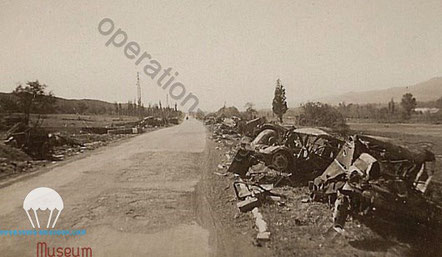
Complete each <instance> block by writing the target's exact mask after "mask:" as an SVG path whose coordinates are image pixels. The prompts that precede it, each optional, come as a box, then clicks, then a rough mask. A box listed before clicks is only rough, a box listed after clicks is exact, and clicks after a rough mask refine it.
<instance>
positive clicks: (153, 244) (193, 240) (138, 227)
mask: <svg viewBox="0 0 442 257" xmlns="http://www.w3.org/2000/svg"><path fill="white" fill-rule="evenodd" d="M205 149H206V130H205V128H204V126H203V125H202V124H201V123H200V122H198V121H196V120H194V119H189V120H186V121H184V122H183V123H182V124H180V125H177V126H174V127H170V128H166V129H161V130H158V131H155V132H151V133H146V134H142V135H139V136H137V137H134V138H131V139H129V140H127V141H124V142H122V143H120V144H118V145H115V146H109V147H105V148H103V149H100V150H98V151H96V152H94V153H93V154H91V155H89V156H87V157H85V158H82V159H79V160H75V161H72V162H66V163H65V164H63V165H59V166H57V167H54V168H52V169H51V170H49V171H47V172H45V173H41V174H39V175H38V176H33V177H30V178H27V179H25V180H22V181H18V182H16V183H14V184H11V185H9V186H7V187H3V188H1V189H0V195H1V198H0V230H17V231H18V230H32V229H33V228H32V226H31V224H30V222H29V220H28V217H27V215H26V213H25V211H24V209H23V200H24V199H25V197H26V195H27V194H28V193H29V192H30V191H31V190H33V189H35V188H37V187H49V188H52V189H54V190H56V191H57V192H58V193H59V194H60V196H61V197H62V198H63V202H64V209H63V210H62V212H61V215H60V217H59V219H58V221H57V224H56V226H55V228H54V229H56V230H83V229H84V230H86V234H85V235H81V236H79V235H75V236H73V235H68V236H63V235H16V236H12V235H0V252H1V256H9V257H13V256H20V257H25V256H44V255H38V254H39V253H37V243H38V242H45V243H46V244H47V247H48V249H49V253H50V254H51V253H52V249H53V247H55V249H57V247H62V248H67V247H73V248H74V249H77V247H80V248H81V247H90V248H91V249H92V252H93V256H212V255H216V253H215V252H214V251H216V249H215V250H213V249H214V248H212V247H211V246H210V242H209V236H210V237H213V236H216V235H212V234H211V233H209V230H210V229H209V230H208V229H205V228H203V227H201V226H200V225H199V224H198V223H197V220H200V219H201V217H198V216H199V215H201V213H204V215H209V216H210V215H211V214H210V211H204V210H203V211H201V208H204V206H203V207H201V203H196V202H197V201H198V199H199V198H201V196H195V194H197V193H196V192H195V191H194V188H195V186H196V184H197V183H198V182H199V180H200V177H201V174H202V172H206V170H205V167H204V165H201V164H202V163H204V160H203V159H204V158H206V155H205V154H204V152H205ZM201 193H202V192H201ZM196 205H197V206H198V208H196V207H195V206H196ZM56 212H57V211H54V216H55V213H56ZM49 213H50V211H49V210H45V211H42V210H38V211H37V214H38V218H39V221H40V225H41V229H46V224H47V221H48V218H49ZM30 216H31V217H34V213H32V211H30ZM207 218H209V219H210V217H206V218H203V219H207ZM52 220H54V217H52ZM34 224H35V221H34ZM37 230H38V229H37ZM215 248H216V247H215ZM74 253H75V254H76V250H75V251H74ZM36 254H37V255H36ZM65 255H67V254H66V252H65ZM65 255H59V256H65ZM80 256H81V255H80Z"/></svg>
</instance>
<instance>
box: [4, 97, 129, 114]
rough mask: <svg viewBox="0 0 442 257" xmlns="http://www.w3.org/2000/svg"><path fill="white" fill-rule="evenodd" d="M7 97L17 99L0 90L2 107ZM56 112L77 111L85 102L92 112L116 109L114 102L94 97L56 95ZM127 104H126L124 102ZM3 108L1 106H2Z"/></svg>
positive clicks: (88, 109)
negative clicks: (81, 97)
mask: <svg viewBox="0 0 442 257" xmlns="http://www.w3.org/2000/svg"><path fill="white" fill-rule="evenodd" d="M5 99H11V100H12V101H14V102H15V101H16V99H15V96H14V95H13V94H12V93H3V92H0V107H1V105H2V103H4V102H5ZM55 99H56V101H55V106H56V107H55V112H56V113H74V114H75V113H77V111H78V106H79V104H80V103H81V104H84V105H85V106H86V107H87V111H88V112H91V113H106V112H112V111H113V110H114V109H115V106H114V104H113V103H109V102H105V101H101V100H93V99H65V98H61V97H55ZM123 106H125V104H123ZM0 110H1V108H0Z"/></svg>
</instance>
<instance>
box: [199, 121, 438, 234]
mask: <svg viewBox="0 0 442 257" xmlns="http://www.w3.org/2000/svg"><path fill="white" fill-rule="evenodd" d="M205 123H206V124H208V126H210V127H211V128H212V131H213V135H212V139H213V140H214V141H215V142H217V143H218V144H219V145H220V146H222V148H221V147H217V149H226V148H227V150H226V151H227V152H226V154H225V155H226V159H225V160H224V161H223V162H222V163H221V164H219V165H218V169H219V170H221V171H223V172H215V174H217V175H220V176H225V177H227V178H232V179H233V189H234V193H235V195H236V199H237V208H238V210H239V211H240V212H251V213H253V217H254V218H255V219H256V228H257V230H258V235H257V239H259V240H269V239H270V232H269V231H268V228H267V227H268V224H267V223H266V222H265V221H264V219H263V216H262V214H261V212H260V209H261V208H263V207H264V208H265V210H266V209H267V208H266V206H271V205H268V204H271V203H275V202H276V203H277V205H276V206H281V207H282V208H283V209H284V208H286V209H288V210H289V208H288V207H287V206H292V205H293V203H290V202H287V201H290V200H294V199H290V198H287V197H286V196H284V193H281V192H284V190H286V192H290V195H291V197H292V198H293V192H292V191H294V190H295V188H299V189H301V190H300V191H299V192H300V194H302V196H300V197H301V198H302V199H301V198H299V197H297V198H296V199H298V198H299V199H298V200H299V202H300V203H301V204H303V205H306V206H310V205H312V206H313V205H314V206H317V207H318V205H321V204H320V202H324V203H327V204H328V206H329V208H330V209H331V210H330V212H329V214H330V217H332V219H333V229H334V230H335V231H337V232H339V233H343V232H344V226H345V223H346V221H347V220H348V219H349V218H351V217H352V218H355V219H359V218H361V217H372V218H374V219H383V220H389V222H402V223H404V224H419V225H424V226H426V227H427V228H430V229H431V228H435V227H437V228H440V225H442V207H441V206H440V205H439V204H438V202H440V201H436V200H435V199H433V198H432V197H431V195H430V193H429V191H431V190H429V188H431V185H432V184H431V181H432V178H433V175H434V173H435V167H436V166H435V155H434V154H433V153H432V152H430V151H428V150H421V151H418V150H414V149H413V150H410V149H407V148H405V147H402V146H398V145H395V144H392V143H390V142H387V141H385V140H383V139H379V138H375V137H370V136H363V135H354V136H350V137H349V138H342V137H339V136H334V135H332V134H330V133H328V132H326V131H324V130H321V129H318V128H294V127H286V126H281V125H278V124H271V123H265V122H262V120H260V119H255V120H252V121H250V122H243V121H241V120H235V119H233V118H231V119H227V118H222V119H216V118H213V117H209V118H208V119H206V121H205ZM240 124H242V125H240ZM247 124H249V125H250V124H253V125H250V126H249V127H247ZM229 162H230V164H229ZM306 185H308V187H306ZM277 187H279V188H281V187H282V188H284V190H279V189H278V190H275V189H277ZM290 188H292V189H290ZM287 190H289V191H287ZM276 192H278V193H276ZM314 202H318V203H314ZM300 209H309V208H300ZM264 214H265V212H264ZM298 216H299V217H301V216H302V215H301V214H299V215H298ZM310 218H311V219H313V220H314V217H310ZM305 222H307V221H303V220H301V219H299V220H298V222H295V224H297V223H299V226H301V225H302V224H304V223H305ZM312 222H313V221H312ZM280 225H281V224H280ZM276 226H278V224H276ZM351 227H352V228H354V227H353V226H351Z"/></svg>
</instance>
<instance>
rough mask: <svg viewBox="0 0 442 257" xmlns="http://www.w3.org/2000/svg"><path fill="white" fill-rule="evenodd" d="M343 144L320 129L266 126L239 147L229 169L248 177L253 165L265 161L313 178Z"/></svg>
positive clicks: (276, 168) (278, 169) (274, 166)
mask: <svg viewBox="0 0 442 257" xmlns="http://www.w3.org/2000/svg"><path fill="white" fill-rule="evenodd" d="M342 145H343V141H341V140H339V139H338V138H336V137H333V136H331V135H330V134H328V133H327V132H325V131H322V130H320V129H315V128H301V129H291V130H287V131H285V132H284V133H281V132H280V131H276V130H275V129H272V128H269V127H267V128H265V129H263V130H262V131H261V132H260V133H259V134H258V135H257V136H256V137H255V139H254V140H253V141H252V142H251V143H250V144H246V145H244V146H243V147H241V148H240V149H239V150H238V152H237V154H236V155H235V157H234V159H233V161H232V164H231V165H230V167H229V171H231V172H234V173H237V174H239V175H240V176H245V174H246V173H247V171H248V169H249V167H250V166H252V165H254V164H257V163H258V162H263V163H264V164H265V165H266V166H268V167H271V168H273V169H275V170H277V171H280V172H291V173H292V174H293V175H295V176H296V177H297V178H309V179H311V178H314V177H316V176H317V175H319V174H321V173H322V172H323V171H324V169H325V168H326V167H327V166H328V165H329V164H330V163H331V162H332V161H333V160H334V158H335V157H336V155H337V154H338V152H339V150H340V147H341V146H342Z"/></svg>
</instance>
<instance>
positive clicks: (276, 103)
mask: <svg viewBox="0 0 442 257" xmlns="http://www.w3.org/2000/svg"><path fill="white" fill-rule="evenodd" d="M287 109H288V108H287V101H286V98H285V88H284V86H283V85H282V84H281V81H280V80H279V79H277V80H276V88H275V96H274V98H273V103H272V110H273V113H274V114H275V115H276V116H277V117H278V118H279V121H280V122H282V116H283V115H284V114H285V113H286V112H287Z"/></svg>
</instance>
